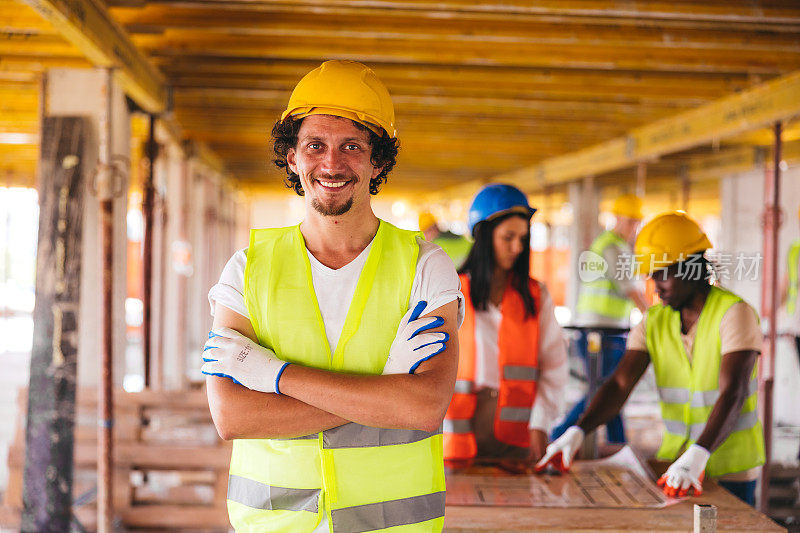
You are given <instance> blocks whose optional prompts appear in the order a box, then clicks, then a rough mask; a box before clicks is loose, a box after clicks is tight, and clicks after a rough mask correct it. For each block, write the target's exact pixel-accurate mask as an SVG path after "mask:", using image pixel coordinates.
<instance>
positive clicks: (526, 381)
mask: <svg viewBox="0 0 800 533" xmlns="http://www.w3.org/2000/svg"><path fill="white" fill-rule="evenodd" d="M459 278H460V279H461V292H462V293H463V294H464V298H465V302H464V303H465V314H464V323H463V325H462V326H461V330H460V332H459V336H458V343H459V351H460V356H459V361H458V376H457V378H456V385H455V390H454V394H453V398H452V400H451V401H450V407H448V409H447V414H446V415H445V419H444V426H443V435H444V458H445V460H446V461H450V462H451V463H452V462H458V461H464V460H466V461H469V460H471V459H472V458H474V457H475V455H476V454H477V451H478V447H477V444H476V442H475V434H474V433H473V431H472V424H471V419H472V416H473V415H474V414H475V407H476V403H477V400H476V397H475V392H474V390H475V357H476V354H475V309H474V307H473V306H472V301H471V300H470V295H469V285H470V283H469V278H468V277H467V276H466V275H464V274H462V275H460V276H459ZM528 285H529V287H530V291H531V295H532V296H533V299H534V302H536V309H537V311H538V310H539V303H540V301H541V297H540V290H539V283H538V282H537V281H536V280H534V279H529V280H528ZM501 311H502V313H503V316H502V318H501V319H500V331H499V332H498V338H497V343H498V347H499V349H500V351H499V356H498V363H499V365H500V369H501V372H500V390H499V393H498V398H497V411H496V413H495V416H494V435H495V437H496V438H497V440H499V441H500V442H504V443H506V444H511V445H513V446H520V447H524V448H527V447H528V446H529V445H530V432H529V431H528V422H529V421H530V418H531V409H532V408H533V402H534V400H535V399H536V384H537V381H538V379H539V313H538V312H537V314H536V316H535V317H531V316H528V317H526V316H525V305H524V303H523V301H522V297H521V296H520V295H519V293H518V292H517V291H516V290H514V289H513V288H512V287H511V284H510V283H509V284H508V286H507V287H506V291H505V293H504V294H503V301H502V303H501Z"/></svg>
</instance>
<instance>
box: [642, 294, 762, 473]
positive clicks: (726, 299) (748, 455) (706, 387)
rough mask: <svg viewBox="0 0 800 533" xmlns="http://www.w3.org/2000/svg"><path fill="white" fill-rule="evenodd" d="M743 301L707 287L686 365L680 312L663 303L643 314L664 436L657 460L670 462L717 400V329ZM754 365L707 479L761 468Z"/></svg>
mask: <svg viewBox="0 0 800 533" xmlns="http://www.w3.org/2000/svg"><path fill="white" fill-rule="evenodd" d="M740 301H742V299H741V298H740V297H738V296H736V295H735V294H733V293H731V292H729V291H726V290H724V289H720V288H718V287H711V291H710V292H709V293H708V297H707V298H706V302H705V305H704V306H703V310H702V312H701V313H700V317H699V318H698V321H697V335H696V337H695V340H694V345H693V349H692V351H693V358H692V362H691V364H690V363H689V358H688V357H687V355H686V350H685V348H684V345H683V342H682V341H681V317H680V312H679V311H676V310H674V309H672V308H671V307H669V306H666V305H663V304H657V305H654V306H652V307H650V308H649V309H648V310H647V324H646V330H647V351H648V353H649V354H650V359H651V360H652V361H653V369H654V370H655V375H656V386H657V387H658V395H659V400H660V404H661V416H662V418H663V420H664V426H665V432H664V437H663V440H662V442H661V448H660V449H659V450H658V453H657V457H658V458H659V459H665V460H670V461H671V460H673V459H675V458H677V457H678V454H680V453H681V452H682V451H683V450H684V449H685V448H686V447H688V446H689V445H690V444H692V443H694V442H695V441H696V440H697V438H698V437H699V436H700V434H701V433H702V432H703V430H704V429H705V426H706V422H707V421H708V416H709V415H710V414H711V410H712V409H713V407H714V404H715V403H716V401H717V398H719V369H720V363H721V360H722V353H721V348H720V342H721V341H720V336H719V325H720V322H722V317H723V316H724V315H725V312H726V311H728V309H730V307H731V306H732V305H734V304H735V303H737V302H740ZM757 366H758V365H756V367H754V368H753V372H752V374H751V376H750V384H749V387H750V389H749V393H750V394H749V396H748V397H747V399H746V400H745V401H744V405H742V409H741V411H740V413H739V419H738V420H737V421H736V425H735V426H734V428H733V431H732V432H731V434H730V435H728V438H726V439H725V440H724V441H723V442H722V444H721V445H720V446H719V447H718V448H717V449H716V450H714V452H712V453H711V457H710V458H709V459H708V464H707V465H706V474H707V475H708V476H712V477H717V476H721V475H724V474H730V473H734V472H741V471H743V470H747V469H749V468H753V467H755V466H758V465H762V464H764V460H765V457H764V433H763V431H762V429H761V422H760V421H759V420H758V412H757V409H756V398H757V392H758V381H757V375H758V368H757Z"/></svg>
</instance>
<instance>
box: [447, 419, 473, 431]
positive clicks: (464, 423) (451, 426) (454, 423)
mask: <svg viewBox="0 0 800 533" xmlns="http://www.w3.org/2000/svg"><path fill="white" fill-rule="evenodd" d="M442 431H444V432H445V433H472V424H471V422H470V421H469V420H464V419H458V418H457V419H453V420H448V419H445V420H444V422H442Z"/></svg>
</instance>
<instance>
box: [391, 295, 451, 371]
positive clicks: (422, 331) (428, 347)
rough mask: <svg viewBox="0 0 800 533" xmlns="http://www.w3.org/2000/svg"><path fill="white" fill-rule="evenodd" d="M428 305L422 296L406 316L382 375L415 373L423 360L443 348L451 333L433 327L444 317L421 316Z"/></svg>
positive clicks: (440, 323) (441, 321)
mask: <svg viewBox="0 0 800 533" xmlns="http://www.w3.org/2000/svg"><path fill="white" fill-rule="evenodd" d="M426 305H427V302H426V301H425V300H421V301H420V302H418V303H417V305H416V306H414V309H409V311H408V312H407V313H406V314H405V316H403V319H402V320H401V321H400V326H399V327H398V328H397V335H396V336H395V338H394V341H393V342H392V346H391V348H390V349H389V358H388V359H387V360H386V364H385V365H384V367H383V375H387V374H413V373H414V372H416V370H417V367H418V366H419V365H420V363H422V362H423V361H426V360H428V359H430V358H431V357H433V356H434V355H436V354H439V353H441V352H442V351H444V349H445V347H446V346H447V341H448V340H450V335H448V334H447V333H445V332H443V331H430V330H431V329H432V328H438V327H439V326H441V325H442V324H444V319H442V317H439V316H428V317H425V318H419V315H421V314H422V311H423V310H424V309H425V306H426Z"/></svg>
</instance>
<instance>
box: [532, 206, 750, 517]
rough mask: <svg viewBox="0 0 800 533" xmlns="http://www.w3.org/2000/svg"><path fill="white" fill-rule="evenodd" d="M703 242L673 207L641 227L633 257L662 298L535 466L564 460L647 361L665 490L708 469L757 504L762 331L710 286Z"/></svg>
mask: <svg viewBox="0 0 800 533" xmlns="http://www.w3.org/2000/svg"><path fill="white" fill-rule="evenodd" d="M708 248H711V242H709V240H708V237H706V234H705V233H703V231H702V230H701V229H700V226H699V225H698V224H697V223H696V222H695V221H694V220H692V219H691V218H689V217H688V216H687V215H686V214H685V213H683V212H680V211H676V212H672V213H666V214H663V215H660V216H658V217H656V218H654V219H653V220H652V221H650V222H649V223H648V224H647V225H646V226H645V227H644V228H642V231H641V232H640V233H639V236H638V238H637V239H636V254H637V261H641V272H642V273H643V274H648V275H650V276H651V277H652V278H653V280H654V281H655V285H656V291H657V292H658V295H659V297H660V298H661V301H662V302H663V303H661V304H657V305H654V306H652V307H651V308H650V309H648V311H647V315H646V316H645V318H644V320H642V322H641V323H639V324H638V325H637V326H636V328H635V329H634V330H633V331H632V332H631V335H630V336H629V337H628V347H627V350H626V352H625V356H624V357H623V359H622V361H621V362H620V364H619V366H618V367H617V370H616V371H615V372H614V374H613V375H612V376H611V378H610V379H608V381H606V382H605V383H604V384H603V385H602V386H601V388H600V390H599V391H598V392H597V394H596V395H595V397H594V398H593V399H592V401H591V404H590V405H589V408H588V409H587V410H586V412H585V413H584V414H583V416H582V417H581V418H580V420H579V421H578V424H577V425H576V426H571V427H570V428H569V429H567V431H566V432H565V433H564V435H562V436H561V437H560V438H559V439H558V440H556V441H554V442H553V443H552V444H551V445H550V446H549V447H548V448H547V454H546V455H545V457H544V458H543V459H542V461H541V462H540V463H539V465H537V466H539V467H541V466H544V465H545V464H547V463H548V462H551V461H552V462H555V463H558V461H559V460H563V462H564V464H565V466H566V467H569V465H570V463H571V461H572V458H573V457H574V455H575V453H576V451H577V450H578V448H579V447H580V445H581V443H582V441H583V437H584V435H585V434H586V433H588V432H589V431H593V430H594V429H595V428H596V427H598V426H599V425H600V424H603V423H604V422H606V421H607V420H609V419H610V418H611V417H612V416H614V415H616V414H617V413H618V412H619V410H620V409H621V408H622V405H623V404H624V403H625V400H626V399H627V398H628V395H629V394H630V392H631V390H632V389H633V387H634V385H636V383H637V382H638V381H639V378H641V377H642V374H644V371H645V370H646V369H647V366H648V365H649V364H650V362H651V361H652V363H653V369H654V370H655V376H656V386H657V388H658V394H659V399H660V403H661V416H662V418H663V420H664V426H665V433H664V436H663V439H662V442H661V448H660V449H659V450H658V453H657V457H658V458H659V459H663V460H669V461H674V462H673V463H672V464H671V465H670V467H669V469H668V470H667V472H666V474H664V476H662V478H661V479H660V480H659V483H660V484H662V485H663V486H664V491H665V492H666V493H667V494H669V495H679V496H682V495H685V494H687V493H688V492H689V491H691V489H692V488H694V490H695V492H696V493H697V494H699V493H700V492H701V489H702V485H701V481H702V479H703V475H704V473H705V475H707V476H711V477H713V478H717V479H718V480H719V483H720V485H722V486H723V487H725V488H726V489H728V490H729V491H731V492H732V493H733V494H735V495H736V496H738V497H739V498H741V499H742V500H744V501H746V502H747V503H749V504H751V505H753V504H754V502H755V486H756V480H757V478H758V475H759V472H760V465H762V464H763V463H764V436H763V432H762V428H761V423H760V422H759V420H758V414H757V406H756V397H757V379H756V376H757V369H756V359H757V357H758V354H759V352H760V351H761V331H760V329H759V325H758V315H757V314H756V312H755V310H754V309H753V308H752V307H750V305H748V304H747V303H746V302H744V301H743V300H742V299H741V298H740V297H739V296H736V295H735V294H733V293H731V292H729V291H727V290H725V289H722V288H720V287H717V286H714V285H711V284H710V282H709V280H710V274H711V269H710V264H709V263H708V261H707V260H706V259H705V257H704V255H703V253H704V251H705V250H706V249H708Z"/></svg>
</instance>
